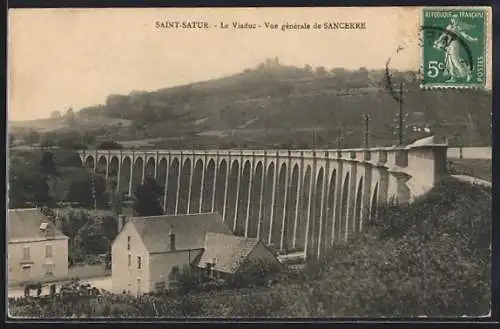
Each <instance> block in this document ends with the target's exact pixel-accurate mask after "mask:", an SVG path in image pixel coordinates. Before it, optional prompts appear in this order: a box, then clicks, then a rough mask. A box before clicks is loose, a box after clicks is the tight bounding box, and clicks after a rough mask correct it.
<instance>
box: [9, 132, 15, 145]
mask: <svg viewBox="0 0 500 329" xmlns="http://www.w3.org/2000/svg"><path fill="white" fill-rule="evenodd" d="M15 143H16V137H15V136H14V134H12V133H11V134H9V146H14V144H15Z"/></svg>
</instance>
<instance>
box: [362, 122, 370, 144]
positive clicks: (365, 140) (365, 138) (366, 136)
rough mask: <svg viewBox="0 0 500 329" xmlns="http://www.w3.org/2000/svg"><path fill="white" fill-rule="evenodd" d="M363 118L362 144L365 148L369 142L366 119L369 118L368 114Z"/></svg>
mask: <svg viewBox="0 0 500 329" xmlns="http://www.w3.org/2000/svg"><path fill="white" fill-rule="evenodd" d="M364 119H365V133H364V139H363V145H364V147H365V148H368V147H369V143H368V120H369V116H368V114H365V115H364Z"/></svg>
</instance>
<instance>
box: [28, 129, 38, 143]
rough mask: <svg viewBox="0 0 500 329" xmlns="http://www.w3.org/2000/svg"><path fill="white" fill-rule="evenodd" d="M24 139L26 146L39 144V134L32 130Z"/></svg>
mask: <svg viewBox="0 0 500 329" xmlns="http://www.w3.org/2000/svg"><path fill="white" fill-rule="evenodd" d="M24 139H25V141H26V142H27V143H28V144H36V143H39V142H40V134H39V133H38V132H36V131H34V130H30V131H29V132H28V133H27V134H26V136H25V137H24Z"/></svg>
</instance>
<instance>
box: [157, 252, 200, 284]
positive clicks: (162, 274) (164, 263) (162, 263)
mask: <svg viewBox="0 0 500 329" xmlns="http://www.w3.org/2000/svg"><path fill="white" fill-rule="evenodd" d="M202 252H203V249H197V250H182V251H174V252H165V253H156V254H151V255H150V268H149V271H150V272H149V282H150V286H149V287H148V290H149V291H155V285H156V283H157V282H165V287H166V288H168V287H169V283H170V280H169V279H170V277H171V276H170V273H171V272H172V268H173V267H174V266H177V267H178V268H179V271H180V272H182V269H183V268H184V266H187V265H189V264H190V263H192V262H193V260H195V259H196V258H198V257H199V256H200V255H201V253H202Z"/></svg>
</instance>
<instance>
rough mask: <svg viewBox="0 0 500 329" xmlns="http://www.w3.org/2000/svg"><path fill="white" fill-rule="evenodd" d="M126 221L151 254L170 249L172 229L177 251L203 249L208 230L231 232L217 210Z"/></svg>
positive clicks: (135, 218) (230, 233)
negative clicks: (214, 211)
mask: <svg viewBox="0 0 500 329" xmlns="http://www.w3.org/2000/svg"><path fill="white" fill-rule="evenodd" d="M129 220H130V222H131V223H132V224H133V225H134V226H135V228H136V230H137V232H138V234H139V235H140V236H141V239H142V242H143V243H144V245H145V247H146V249H147V250H148V251H149V252H150V253H157V252H166V251H171V250H170V237H169V233H170V231H171V228H172V230H173V232H174V233H175V248H176V250H188V249H191V250H192V249H201V248H203V245H204V243H205V234H206V233H207V232H215V233H223V234H229V235H232V234H233V232H232V231H231V229H230V228H229V227H228V226H227V225H226V224H224V222H223V221H222V218H221V217H220V215H219V214H218V213H205V214H190V215H176V216H171V215H166V216H152V217H132V218H130V219H129Z"/></svg>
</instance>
